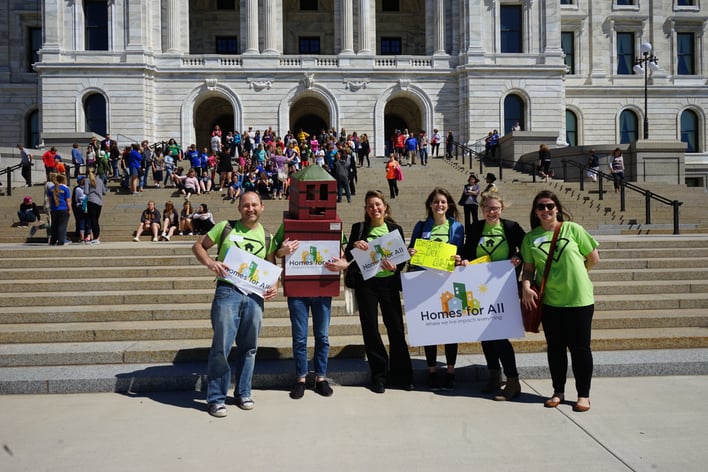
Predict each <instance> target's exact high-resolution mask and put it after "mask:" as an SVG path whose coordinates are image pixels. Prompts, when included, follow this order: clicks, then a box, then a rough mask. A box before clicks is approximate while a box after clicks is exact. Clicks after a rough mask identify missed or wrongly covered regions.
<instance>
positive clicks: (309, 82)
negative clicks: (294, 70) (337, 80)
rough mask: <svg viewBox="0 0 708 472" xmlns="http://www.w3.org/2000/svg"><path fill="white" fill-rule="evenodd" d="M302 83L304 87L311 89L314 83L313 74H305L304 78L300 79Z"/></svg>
mask: <svg viewBox="0 0 708 472" xmlns="http://www.w3.org/2000/svg"><path fill="white" fill-rule="evenodd" d="M302 84H303V85H304V86H305V88H306V89H308V90H309V89H311V88H312V86H313V85H315V74H305V78H303V79H302Z"/></svg>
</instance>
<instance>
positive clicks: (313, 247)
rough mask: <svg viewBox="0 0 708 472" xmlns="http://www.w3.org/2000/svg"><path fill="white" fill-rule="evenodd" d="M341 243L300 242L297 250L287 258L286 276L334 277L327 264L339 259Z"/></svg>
mask: <svg viewBox="0 0 708 472" xmlns="http://www.w3.org/2000/svg"><path fill="white" fill-rule="evenodd" d="M340 244H341V243H340V242H339V241H331V240H330V241H300V245H299V246H298V248H297V250H296V251H295V252H293V253H292V254H288V255H287V256H285V275H286V276H290V277H291V276H296V275H333V274H336V272H332V271H331V270H327V269H325V266H324V263H325V262H333V261H334V259H338V258H339V248H340Z"/></svg>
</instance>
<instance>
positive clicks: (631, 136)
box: [619, 110, 639, 144]
mask: <svg viewBox="0 0 708 472" xmlns="http://www.w3.org/2000/svg"><path fill="white" fill-rule="evenodd" d="M638 124H639V118H637V114H636V113H634V112H633V111H632V110H624V111H623V112H622V113H621V114H620V122H619V129H620V144H628V143H632V142H634V141H636V140H637V136H638V134H637V131H638Z"/></svg>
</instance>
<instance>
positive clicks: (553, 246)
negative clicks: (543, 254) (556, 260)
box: [538, 221, 563, 303]
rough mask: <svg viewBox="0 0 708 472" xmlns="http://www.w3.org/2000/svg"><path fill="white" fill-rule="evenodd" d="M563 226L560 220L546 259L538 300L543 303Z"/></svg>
mask: <svg viewBox="0 0 708 472" xmlns="http://www.w3.org/2000/svg"><path fill="white" fill-rule="evenodd" d="M561 226H563V222H562V221H561V222H559V224H558V226H556V230H555V231H554V232H553V240H552V241H551V248H550V249H549V250H548V259H546V267H544V268H543V278H542V279H541V293H540V294H539V297H538V298H539V300H538V302H539V303H541V302H542V300H543V292H545V290H546V279H547V278H548V273H549V272H550V271H551V264H552V263H553V254H554V253H555V252H556V241H557V240H558V233H560V229H561Z"/></svg>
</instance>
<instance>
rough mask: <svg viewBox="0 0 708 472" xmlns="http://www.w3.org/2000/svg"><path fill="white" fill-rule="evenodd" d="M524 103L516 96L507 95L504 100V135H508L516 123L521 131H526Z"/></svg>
mask: <svg viewBox="0 0 708 472" xmlns="http://www.w3.org/2000/svg"><path fill="white" fill-rule="evenodd" d="M525 114H526V113H525V112H524V101H523V100H522V98H521V97H519V96H518V95H514V94H511V95H507V97H506V98H505V99H504V134H506V133H510V132H511V130H512V129H513V128H514V125H515V124H516V123H517V122H518V123H519V125H521V129H524V130H525V129H526V126H525V123H524V115H525Z"/></svg>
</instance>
